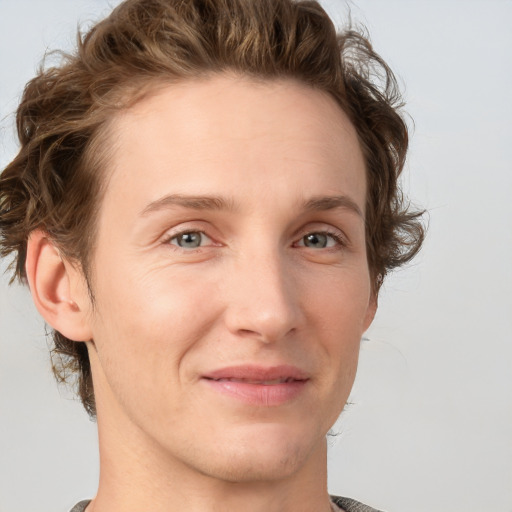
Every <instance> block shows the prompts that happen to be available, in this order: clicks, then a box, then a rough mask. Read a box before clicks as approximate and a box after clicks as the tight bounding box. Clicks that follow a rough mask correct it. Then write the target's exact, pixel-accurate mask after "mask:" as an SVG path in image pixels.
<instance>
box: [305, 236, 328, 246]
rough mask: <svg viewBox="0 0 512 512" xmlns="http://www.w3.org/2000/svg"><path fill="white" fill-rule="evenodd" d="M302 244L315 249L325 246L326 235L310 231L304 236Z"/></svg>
mask: <svg viewBox="0 0 512 512" xmlns="http://www.w3.org/2000/svg"><path fill="white" fill-rule="evenodd" d="M304 245H305V246H306V247H313V248H315V249H318V248H321V249H323V248H324V247H327V235H325V234H323V233H310V234H309V235H306V236H305V237H304Z"/></svg>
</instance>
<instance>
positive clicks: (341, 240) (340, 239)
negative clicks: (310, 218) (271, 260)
mask: <svg viewBox="0 0 512 512" xmlns="http://www.w3.org/2000/svg"><path fill="white" fill-rule="evenodd" d="M188 234H200V235H201V237H206V238H207V239H208V240H210V241H212V238H211V237H209V236H208V235H207V234H206V233H205V232H204V231H202V230H200V229H197V230H194V229H187V230H184V231H181V232H178V233H172V234H169V235H168V236H167V237H166V238H165V239H164V240H163V241H162V243H163V244H166V245H174V246H175V247H176V248H177V249H178V250H180V249H181V250H183V251H185V252H192V251H194V250H195V251H197V250H200V249H202V248H203V247H204V246H203V245H200V246H198V247H193V248H189V249H186V248H184V247H181V246H180V245H179V244H178V243H175V244H173V243H172V241H173V240H176V239H178V238H179V237H182V236H185V235H188ZM310 235H324V236H327V237H329V238H331V239H332V240H334V242H335V244H336V245H335V246H333V247H321V248H320V249H330V250H336V249H342V248H344V247H346V246H347V242H346V240H345V237H344V236H343V235H340V234H339V233H337V232H333V231H329V230H323V231H322V230H319V231H309V232H307V233H305V234H304V235H302V236H301V237H300V238H299V240H298V241H296V242H294V244H293V246H294V247H305V248H308V247H307V246H306V245H305V243H304V240H305V238H306V237H307V236H310ZM201 242H202V240H201ZM298 244H300V245H298Z"/></svg>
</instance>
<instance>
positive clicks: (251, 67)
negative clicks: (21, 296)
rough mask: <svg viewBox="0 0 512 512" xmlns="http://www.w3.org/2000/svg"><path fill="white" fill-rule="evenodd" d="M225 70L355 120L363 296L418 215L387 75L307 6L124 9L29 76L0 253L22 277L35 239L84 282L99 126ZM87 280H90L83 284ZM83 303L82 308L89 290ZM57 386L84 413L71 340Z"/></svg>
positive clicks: (102, 167)
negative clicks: (302, 95) (310, 96)
mask: <svg viewBox="0 0 512 512" xmlns="http://www.w3.org/2000/svg"><path fill="white" fill-rule="evenodd" d="M228 71H229V72H235V73H238V74H240V75H243V76H249V77H251V78H253V79H256V80H261V79H263V80H274V79H294V80H298V81H300V82H302V83H305V84H308V85H310V86H311V87H313V88H316V89H319V90H321V91H325V92H327V93H328V94H331V95H332V96H333V97H334V98H335V99H336V100H337V101H338V103H339V105H340V106H341V108H342V109H343V110H344V111H345V112H346V113H347V114H348V115H349V117H350V119H351V121H352V123H353V124H354V126H355V128H356V130H357V133H358V137H359V140H360V143H361V147H362V149H363V154H364V157H365V159H366V167H367V188H368V192H367V205H366V211H367V219H366V243H367V254H368V262H369V268H370V273H371V276H372V282H373V286H374V292H375V293H378V290H379V288H380V285H381V284H382V281H383V279H384V277H385V275H386V274H387V273H388V272H389V271H390V270H392V269H394V268H396V267H398V266H400V265H403V264H404V263H406V262H408V261H409V260H410V259H411V258H412V257H413V256H414V255H415V254H416V253H417V252H418V250H419V249H420V247H421V244H422V241H423V238H424V228H423V225H422V223H421V219H420V217H421V215H422V212H417V211H411V209H410V207H409V205H408V204H407V203H406V201H405V199H404V197H403V196H402V193H401V191H400V188H399V184H398V178H399V176H400V173H401V172H402V169H403V166H404V161H405V156H406V152H407V145H408V135H407V127H406V124H405V122H404V120H403V119H402V117H401V115H400V108H401V107H402V104H401V96H400V93H399V90H398V87H397V84H396V80H395V77H394V75H393V73H392V72H391V70H390V69H389V68H388V66H387V65H386V63H385V62H384V61H383V60H382V59H381V58H380V57H379V55H377V53H375V51H374V50H373V48H372V46H371V44H370V42H369V40H368V37H367V36H366V35H365V34H364V33H362V32H360V31H356V30H354V29H352V28H350V27H349V28H348V29H346V30H344V31H341V32H339V33H337V32H336V29H335V27H334V25H333V23H332V21H331V20H330V19H329V17H328V15H327V14H326V13H325V11H324V10H323V9H322V7H321V6H320V5H319V4H318V3H317V2H316V1H311V0H302V1H301V0H258V1H256V2H255V1H252V0H126V1H125V2H124V3H122V4H121V5H120V6H119V7H117V8H116V9H114V11H113V12H112V13H111V15H110V16H109V17H107V18H106V19H104V20H103V21H101V22H99V23H98V24H96V25H95V26H94V27H93V28H92V29H90V30H89V31H88V32H87V33H86V34H81V33H79V35H78V48H77V51H76V52H75V53H74V54H72V55H62V62H61V64H60V65H58V66H54V67H49V68H44V67H42V68H41V69H40V71H39V73H38V75H37V76H36V77H35V78H34V79H33V80H31V81H30V82H29V83H28V84H27V86H26V88H25V91H24V94H23V98H22V101H21V103H20V105H19V108H18V111H17V130H18V136H19V140H20V144H21V148H20V151H19V153H18V155H17V156H16V157H15V159H14V160H13V161H12V162H11V163H10V164H9V165H8V166H7V167H6V168H5V170H4V171H3V173H2V174H1V177H0V185H1V187H0V256H2V257H5V256H7V255H9V254H14V261H13V264H12V268H13V277H12V279H15V278H16V277H18V278H19V279H20V280H22V281H24V280H25V278H26V275H25V258H26V252H27V240H28V237H29V235H30V233H31V232H32V231H33V230H35V229H42V230H44V231H45V232H46V233H47V234H48V236H49V237H50V238H51V239H52V240H53V242H54V243H55V244H56V246H57V247H58V248H59V250H60V251H61V253H62V255H63V256H64V257H66V258H68V259H69V260H70V261H72V262H76V263H77V264H78V265H80V266H81V269H82V271H83V273H84V276H85V277H86V279H88V276H89V275H90V270H91V269H90V266H91V262H90V257H89V256H90V254H91V252H92V250H93V248H94V241H95V226H96V220H97V218H96V217H97V212H98V206H99V204H100V202H101V198H102V192H103V188H102V186H103V184H104V182H105V181H106V180H104V179H102V175H104V174H105V172H106V170H107V169H108V160H109V152H108V149H109V131H108V126H109V120H110V119H112V117H113V115H115V113H116V112H118V111H120V110H122V109H124V108H128V107H129V106H130V105H133V104H134V103H135V102H136V101H138V100H139V99H140V98H141V97H143V96H144V95H145V94H147V93H149V92H151V90H152V88H154V87H155V85H157V84H159V83H160V84H167V83H173V82H177V81H183V80H189V79H200V78H206V77H208V76H210V75H212V74H215V73H222V72H228ZM88 282H89V281H88ZM90 291H91V298H92V299H93V294H92V289H90ZM53 341H54V347H53V349H52V362H53V369H54V373H55V375H56V377H57V380H59V381H69V380H70V376H74V378H75V379H76V386H77V391H78V394H79V396H80V398H81V400H82V403H83V404H84V407H85V408H86V410H87V411H88V413H89V414H90V415H91V416H94V415H95V402H94V391H93V385H92V378H91V369H90V363H89V358H88V354H87V350H86V347H85V344H84V343H80V342H74V341H72V340H69V339H67V338H65V337H64V336H63V335H62V334H60V333H58V332H56V331H54V332H53Z"/></svg>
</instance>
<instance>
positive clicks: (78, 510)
mask: <svg viewBox="0 0 512 512" xmlns="http://www.w3.org/2000/svg"><path fill="white" fill-rule="evenodd" d="M90 502H91V500H84V501H81V502H80V503H77V504H76V505H75V506H74V507H73V508H72V509H71V510H70V511H69V512H84V510H85V509H86V507H87V505H89V503H90Z"/></svg>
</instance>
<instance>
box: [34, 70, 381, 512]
mask: <svg viewBox="0 0 512 512" xmlns="http://www.w3.org/2000/svg"><path fill="white" fill-rule="evenodd" d="M110 130H111V135H112V141H113V144H112V148H113V154H112V158H111V165H112V167H111V169H109V173H108V176H107V178H106V179H107V181H106V192H105V196H104V198H103V202H102V206H101V211H100V215H99V225H98V232H97V240H96V244H95V249H94V253H93V258H92V262H93V266H92V276H91V283H90V284H91V287H92V291H93V292H94V297H95V304H94V305H93V304H91V302H90V298H89V294H88V293H87V287H86V284H85V282H84V279H83V276H82V275H81V273H80V271H79V267H77V266H76V265H71V264H70V263H69V262H66V261H65V260H63V259H62V258H61V257H60V255H59V253H58V250H57V249H56V248H55V247H53V245H52V244H51V242H50V241H49V240H48V239H47V238H46V237H45V236H44V233H42V232H36V233H34V234H33V236H32V237H31V240H30V243H29V256H28V260H27V270H28V274H29V281H30V284H31V289H32V293H33V295H34V299H35V302H36V305H37V306H38V308H39V310H40V311H41V313H42V314H43V316H45V318H46V319H47V321H48V322H49V323H50V324H51V325H52V326H54V327H55V328H57V329H58V330H60V331H61V332H62V333H63V334H65V335H66V336H68V337H70V338H71V339H76V340H84V339H85V340H89V341H88V342H87V345H88V349H89V354H90V358H91V364H92V369H93V380H94V386H95V394H96V401H97V409H98V428H99V440H100V458H101V476H100V485H99V491H98V495H97V497H96V499H95V500H94V501H93V503H92V504H91V505H90V506H89V508H88V512H89V511H94V512H111V511H114V510H124V511H128V512H130V511H136V510H137V511H140V510H152V511H153V512H159V511H164V510H165V511H172V510H180V511H196V510H197V511H198V510H215V511H217V510H218V511H224V510H226V511H227V510H242V509H243V510H245V511H253V510H254V511H256V510H265V511H266V512H272V511H276V512H277V511H280V512H283V511H287V510H294V511H311V510H319V511H327V510H329V502H328V495H327V490H326V482H327V477H326V465H327V462H326V442H325V435H326V433H327V431H328V430H329V428H330V427H331V426H332V425H333V423H334V422H335V421H336V419H337V417H338V416H339V414H340V412H341V410H342V408H343V406H344V404H345V402H346V400H347V398H348V394H349V392H350V389H351V387H352V383H353V380H354V376H355V372H356V367H357V359H358V352H359V344H360V339H361V336H362V334H363V333H364V331H365V330H366V329H367V328H368V326H369V324H370V323H371V321H372V319H373V316H374V313H375V308H376V301H375V298H374V297H373V296H372V294H371V283H370V275H369V270H368V264H367V259H366V250H365V229H364V204H365V194H366V183H365V166H364V161H363V157H362V153H361V150H360V147H359V144H358V140H357V136H356V133H355V130H354V129H353V127H352V125H351V124H350V122H349V120H348V118H347V117H346V115H345V114H344V113H343V112H342V110H341V109H340V107H339V106H338V105H337V104H336V103H335V101H334V100H333V99H332V98H330V97H329V96H328V95H326V94H324V93H321V92H319V91H316V90H313V89H311V88H309V87H308V86H305V85H301V84H298V83H295V82H293V81H272V82H258V83H257V82H254V81H250V80H249V79H247V78H243V77H235V76H232V75H218V76H214V77H211V78H209V79H205V80H203V81H195V82H187V83H183V84H174V85H169V86H165V87H160V88H158V90H156V91H155V93H154V94H152V95H150V96H149V97H147V98H145V99H143V100H142V101H141V102H139V103H138V104H136V105H135V106H134V107H132V108H131V109H130V110H129V111H127V112H124V113H122V114H120V115H118V117H117V118H116V119H114V120H113V122H112V125H111V127H110ZM191 196H193V197H194V198H195V197H196V196H200V197H201V199H200V200H197V199H193V200H191V199H190V197H191ZM205 198H206V199H205ZM212 198H214V199H213V200H212ZM326 198H327V199H326ZM333 198H335V199H333ZM340 198H341V199H340ZM183 233H189V235H185V236H183ZM190 233H191V235H190ZM311 235H312V236H311ZM308 236H309V238H308ZM190 240H192V243H191V244H190V243H189V246H185V247H180V243H182V244H183V241H188V242H190ZM198 240H200V245H199V246H197V247H193V245H194V243H193V242H195V241H198ZM235 365H257V366H258V367H263V368H269V367H270V368H272V367H276V366H278V365H292V366H293V367H295V368H297V369H298V371H300V372H301V373H302V375H303V376H304V378H303V379H302V380H303V383H302V384H301V385H300V391H299V392H297V393H295V394H293V396H291V397H289V398H287V399H285V400H284V401H282V403H277V404H276V403H273V402H272V403H264V402H265V400H264V399H262V400H260V401H259V402H258V401H257V403H252V402H251V403H249V402H247V401H246V400H243V399H239V398H238V397H237V396H231V395H229V394H225V393H222V392H219V390H218V389H217V388H216V387H215V386H211V385H210V384H211V382H209V381H208V380H207V379H205V378H204V377H205V375H207V374H209V373H211V372H213V371H216V370H219V369H222V368H225V367H231V366H235ZM265 396H266V395H265Z"/></svg>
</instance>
